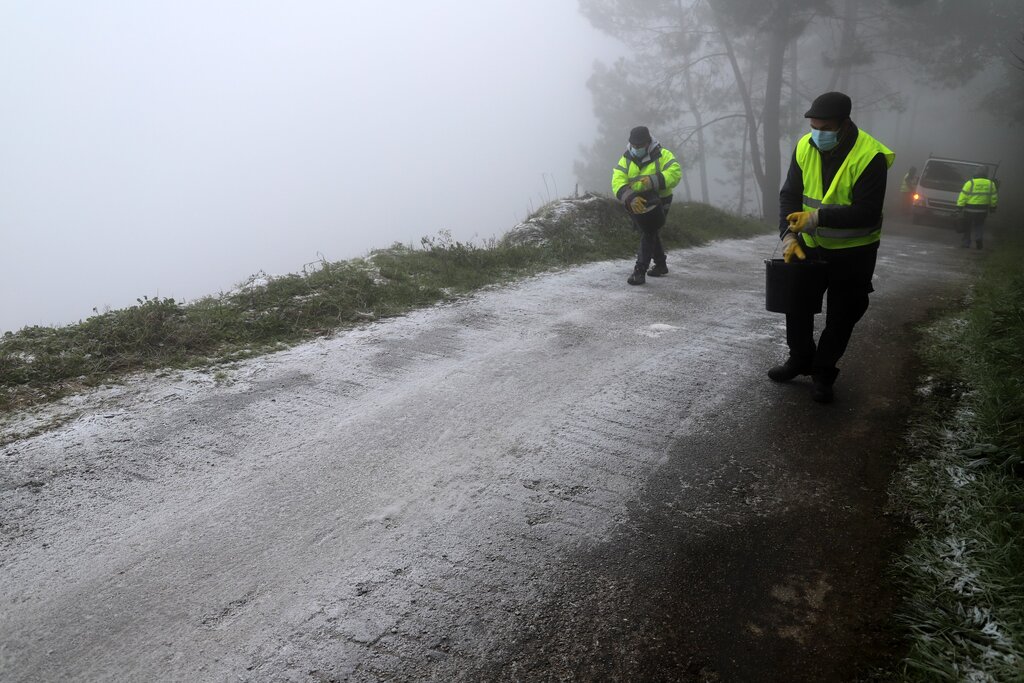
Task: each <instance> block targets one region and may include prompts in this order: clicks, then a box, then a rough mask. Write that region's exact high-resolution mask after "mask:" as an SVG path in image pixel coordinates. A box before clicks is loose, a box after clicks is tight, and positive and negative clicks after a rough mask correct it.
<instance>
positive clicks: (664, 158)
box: [612, 147, 683, 199]
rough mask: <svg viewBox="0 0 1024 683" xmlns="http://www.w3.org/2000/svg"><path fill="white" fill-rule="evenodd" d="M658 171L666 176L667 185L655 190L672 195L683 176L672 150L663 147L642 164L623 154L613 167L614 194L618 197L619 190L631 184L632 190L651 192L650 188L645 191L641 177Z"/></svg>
mask: <svg viewBox="0 0 1024 683" xmlns="http://www.w3.org/2000/svg"><path fill="white" fill-rule="evenodd" d="M658 173H661V174H662V177H663V178H665V186H664V187H657V188H654V190H653V191H656V192H657V195H658V197H671V196H672V190H673V189H674V188H675V186H676V185H678V184H679V181H680V180H682V178H683V169H682V167H681V166H680V165H679V162H678V161H677V160H676V157H675V155H674V154H672V152H670V151H668V150H667V149H665V148H664V147H662V148H661V150H660V151H659V154H658V156H657V157H656V158H654V159H651V160H650V161H648V162H647V163H646V164H644V165H642V166H641V165H640V164H638V163H636V161H634V160H633V159H632V158H629V157H626V156H625V155H623V156H622V158H621V159H619V163H618V164H616V165H615V168H614V169H612V194H613V195H615V196H616V197H618V196H619V190H621V189H622V187H623V186H624V185H629V188H630V189H631V190H633V191H634V192H637V193H639V194H650V193H651V192H653V191H652V190H648V191H647V193H645V192H644V186H643V185H642V184H641V183H640V178H641V177H642V176H645V175H650V176H656V175H657V174H658ZM652 199H653V197H652Z"/></svg>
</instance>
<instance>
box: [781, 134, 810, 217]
mask: <svg viewBox="0 0 1024 683" xmlns="http://www.w3.org/2000/svg"><path fill="white" fill-rule="evenodd" d="M803 210H804V175H803V173H802V172H801V171H800V165H799V164H797V163H796V150H793V158H792V159H790V161H789V172H788V173H786V182H784V183H783V184H782V190H781V191H780V192H779V237H782V236H783V235H785V234H786V230H787V229H788V227H789V225H788V223H787V222H786V216H788V215H789V214H791V213H793V212H794V211H803Z"/></svg>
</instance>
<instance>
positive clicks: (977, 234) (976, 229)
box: [956, 167, 999, 249]
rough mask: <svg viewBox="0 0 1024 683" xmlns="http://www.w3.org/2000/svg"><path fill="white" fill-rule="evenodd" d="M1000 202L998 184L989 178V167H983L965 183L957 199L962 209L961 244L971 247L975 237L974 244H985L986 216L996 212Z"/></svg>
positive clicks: (977, 245)
mask: <svg viewBox="0 0 1024 683" xmlns="http://www.w3.org/2000/svg"><path fill="white" fill-rule="evenodd" d="M998 203H999V193H998V191H997V190H996V184H995V182H993V181H991V180H989V178H988V169H987V168H985V167H981V168H980V169H979V170H978V171H977V172H976V173H975V174H974V177H973V178H971V179H970V180H968V181H967V182H966V183H964V186H963V189H961V190H960V196H959V197H957V199H956V205H957V207H958V208H959V209H960V211H961V216H960V230H962V231H963V240H962V241H961V242H960V246H962V247H964V248H965V249H970V248H971V238H973V239H974V245H975V246H976V247H977V248H978V249H981V247H982V245H983V244H984V231H985V218H987V217H988V215H989V214H990V213H995V212H996V204H998Z"/></svg>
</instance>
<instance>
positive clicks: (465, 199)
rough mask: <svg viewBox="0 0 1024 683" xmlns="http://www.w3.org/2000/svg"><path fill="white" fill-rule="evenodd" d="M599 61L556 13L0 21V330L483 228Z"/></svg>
mask: <svg viewBox="0 0 1024 683" xmlns="http://www.w3.org/2000/svg"><path fill="white" fill-rule="evenodd" d="M616 45H617V44H616V43H615V42H614V41H613V40H612V39H611V38H608V37H605V36H603V35H601V34H600V33H598V32H597V31H596V30H595V29H594V28H592V27H591V26H590V25H589V24H588V23H587V22H586V20H585V19H584V18H583V17H582V16H581V15H580V14H579V12H578V9H577V7H576V5H575V3H573V2H555V3H551V2H544V1H543V0H517V1H516V2H511V1H503V2H494V3H491V2H489V3H477V2H464V1H461V0H441V1H439V2H431V3H420V2H411V1H407V2H397V3H390V4H387V5H377V4H374V3H351V2H329V1H327V0H311V1H310V2H302V3H278V2H240V1H234V2H230V1H224V0H213V1H208V0H202V1H199V0H182V1H181V2H173V3H136V2H128V1H126V0H97V1H95V2H87V3H81V2H73V1H72V0H54V1H46V2H34V1H33V2H28V1H24V2H22V1H17V2H10V3H3V4H2V5H0V98H2V101H3V106H2V107H0V233H2V247H0V331H2V330H12V329H17V328H20V327H21V326H23V325H26V324H64V323H68V322H72V321H75V320H78V319H81V318H85V317H88V316H89V315H92V314H93V313H92V309H93V308H97V309H99V310H100V311H102V310H104V308H105V307H107V306H110V307H114V308H119V307H123V306H126V305H130V304H133V303H134V302H135V299H136V297H141V296H143V295H148V296H151V297H152V296H154V295H159V296H171V297H177V298H179V299H180V298H186V299H191V298H195V297H198V296H201V295H204V294H209V293H216V292H217V291H220V290H227V289H230V288H231V287H232V286H233V285H235V284H237V283H238V282H240V281H242V280H244V279H246V278H247V277H248V276H249V275H251V274H252V273H254V272H256V271H260V270H263V271H266V272H269V273H288V272H297V271H299V270H300V269H301V268H302V267H303V265H304V264H306V263H310V262H313V261H316V260H317V259H318V258H320V256H321V255H322V256H323V257H324V258H327V259H328V260H340V259H345V258H350V257H355V256H363V255H365V254H366V253H367V251H368V250H369V249H371V248H375V247H385V246H388V245H389V244H391V243H393V242H395V241H401V242H404V243H410V242H413V243H416V244H418V242H419V238H420V237H422V236H425V235H434V234H436V233H437V232H438V231H439V230H442V229H447V230H450V231H451V232H452V234H453V235H454V236H456V237H457V238H460V239H464V240H468V239H477V240H481V239H484V238H486V237H489V236H493V235H495V234H500V233H503V232H505V231H507V230H508V229H509V228H511V227H512V226H513V225H515V224H516V222H517V221H520V220H522V219H524V218H525V217H526V216H527V214H528V212H529V211H530V210H531V207H532V208H534V209H535V208H537V207H539V206H540V205H541V204H543V203H544V202H545V201H547V200H549V199H553V198H554V197H555V196H556V194H557V193H560V194H569V193H571V192H572V191H574V177H573V172H572V162H573V159H574V157H575V156H576V154H577V152H578V149H579V147H580V146H581V145H582V144H584V143H587V142H589V141H590V139H591V138H592V137H593V135H594V131H595V125H596V124H595V119H594V115H593V114H592V107H591V101H590V95H589V93H588V92H587V89H586V80H587V77H588V76H589V74H590V71H591V68H592V63H593V61H594V60H595V59H604V58H608V57H612V58H613V57H614V55H615V50H617V48H616Z"/></svg>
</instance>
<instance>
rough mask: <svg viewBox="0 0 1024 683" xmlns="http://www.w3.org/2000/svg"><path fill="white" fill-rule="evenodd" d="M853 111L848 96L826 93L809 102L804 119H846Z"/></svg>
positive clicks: (838, 93) (839, 93)
mask: <svg viewBox="0 0 1024 683" xmlns="http://www.w3.org/2000/svg"><path fill="white" fill-rule="evenodd" d="M852 109H853V102H851V101H850V98H849V96H847V95H844V94H843V93H841V92H827V93H825V94H824V95H818V96H817V97H816V98H814V101H813V102H811V108H810V109H808V110H807V113H806V114H804V118H805V119H848V118H850V111H851V110H852Z"/></svg>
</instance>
